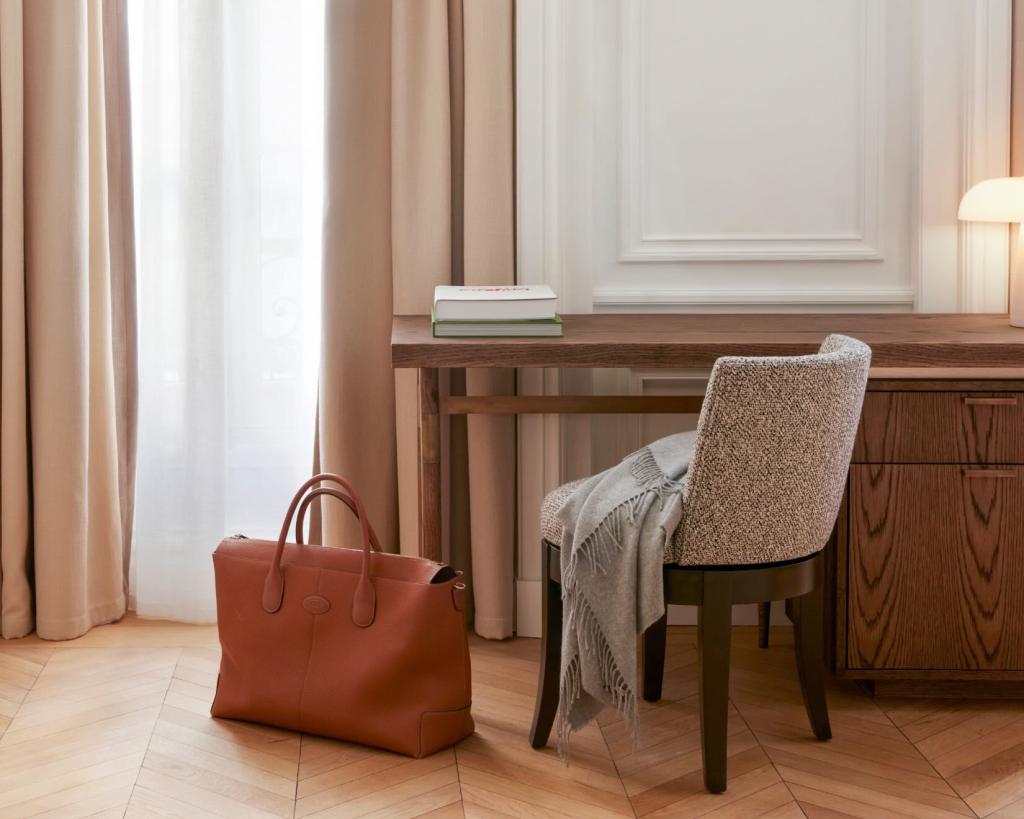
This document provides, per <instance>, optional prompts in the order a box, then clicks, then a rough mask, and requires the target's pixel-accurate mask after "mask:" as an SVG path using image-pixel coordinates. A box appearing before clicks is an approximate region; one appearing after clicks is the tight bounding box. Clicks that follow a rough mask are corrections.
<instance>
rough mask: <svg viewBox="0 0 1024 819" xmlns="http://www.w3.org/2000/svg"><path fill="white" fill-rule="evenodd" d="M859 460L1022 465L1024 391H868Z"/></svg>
mask: <svg viewBox="0 0 1024 819" xmlns="http://www.w3.org/2000/svg"><path fill="white" fill-rule="evenodd" d="M853 460H854V462H855V463H967V464H1012V463H1024V393H1019V392H1001V393H999V392H868V393H867V394H866V395H865V396H864V410H863V412H862V414H861V423H860V429H859V430H858V431H857V439H856V443H855V444H854V449H853Z"/></svg>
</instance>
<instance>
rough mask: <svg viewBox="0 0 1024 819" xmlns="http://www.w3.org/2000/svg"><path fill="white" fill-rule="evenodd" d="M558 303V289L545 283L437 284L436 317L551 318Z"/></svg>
mask: <svg viewBox="0 0 1024 819" xmlns="http://www.w3.org/2000/svg"><path fill="white" fill-rule="evenodd" d="M555 304H556V296H555V291H554V290H552V289H551V288H550V287H549V286H548V285H546V284H509V285H475V286H466V287H455V286H452V285H438V286H437V287H435V288H434V320H435V321H531V320H532V321H537V320H544V319H548V320H550V319H553V318H554V317H555Z"/></svg>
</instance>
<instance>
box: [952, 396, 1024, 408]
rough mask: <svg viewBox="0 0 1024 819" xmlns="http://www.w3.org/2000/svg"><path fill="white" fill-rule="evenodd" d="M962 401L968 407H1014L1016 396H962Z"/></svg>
mask: <svg viewBox="0 0 1024 819" xmlns="http://www.w3.org/2000/svg"><path fill="white" fill-rule="evenodd" d="M964 403H965V404H966V405H967V406H969V407H972V406H974V407H979V406H980V407H1015V406H1017V398H1016V396H1010V397H1008V398H980V397H979V398H972V397H970V396H966V395H965V396H964Z"/></svg>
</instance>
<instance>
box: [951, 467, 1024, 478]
mask: <svg viewBox="0 0 1024 819" xmlns="http://www.w3.org/2000/svg"><path fill="white" fill-rule="evenodd" d="M963 472H964V477H965V478H1016V477H1017V470H1016V469H967V468H965V469H964V470H963Z"/></svg>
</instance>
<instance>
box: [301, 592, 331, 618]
mask: <svg viewBox="0 0 1024 819" xmlns="http://www.w3.org/2000/svg"><path fill="white" fill-rule="evenodd" d="M302 608H304V609H305V610H306V611H308V612H309V613H310V614H326V613H327V612H329V611H330V610H331V601H330V600H328V599H327V598H326V597H322V596H320V595H319V594H311V595H309V596H308V597H306V598H305V599H304V600H303V601H302Z"/></svg>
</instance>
